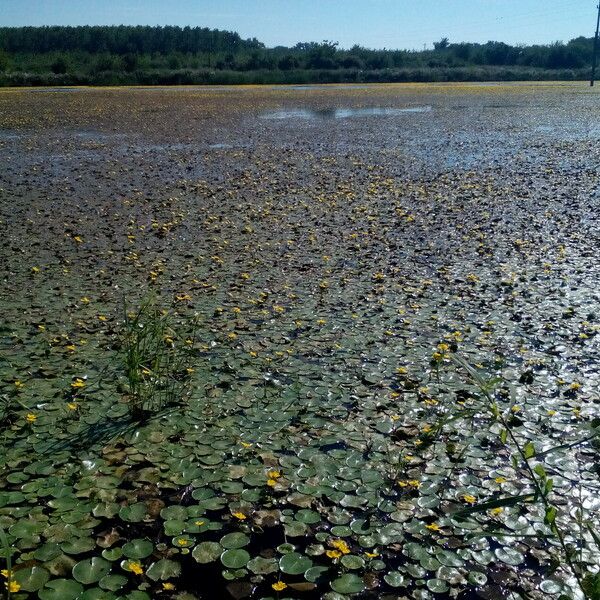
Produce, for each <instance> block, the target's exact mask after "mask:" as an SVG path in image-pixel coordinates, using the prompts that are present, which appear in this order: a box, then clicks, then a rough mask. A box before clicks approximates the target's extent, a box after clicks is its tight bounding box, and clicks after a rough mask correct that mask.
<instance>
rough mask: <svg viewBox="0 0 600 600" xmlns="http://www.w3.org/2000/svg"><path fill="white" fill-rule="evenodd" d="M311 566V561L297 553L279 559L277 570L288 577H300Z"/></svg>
mask: <svg viewBox="0 0 600 600" xmlns="http://www.w3.org/2000/svg"><path fill="white" fill-rule="evenodd" d="M312 565H313V562H312V560H311V559H310V558H308V556H305V555H304V554H300V553H299V552H290V553H289V554H285V555H284V556H282V557H281V558H280V559H279V568H280V569H281V571H282V572H283V573H286V574H288V575H300V574H302V573H304V572H305V571H307V570H308V569H310V568H311V567H312Z"/></svg>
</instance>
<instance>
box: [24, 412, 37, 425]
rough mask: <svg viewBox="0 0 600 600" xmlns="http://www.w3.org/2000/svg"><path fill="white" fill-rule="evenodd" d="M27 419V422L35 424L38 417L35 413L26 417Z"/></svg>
mask: <svg viewBox="0 0 600 600" xmlns="http://www.w3.org/2000/svg"><path fill="white" fill-rule="evenodd" d="M25 419H26V420H27V422H28V423H35V420H36V419H37V416H36V415H34V414H33V413H27V416H26V417H25Z"/></svg>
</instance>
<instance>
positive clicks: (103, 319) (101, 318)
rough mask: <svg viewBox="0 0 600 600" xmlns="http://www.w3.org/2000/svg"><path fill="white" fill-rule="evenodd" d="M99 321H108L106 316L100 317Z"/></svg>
mask: <svg viewBox="0 0 600 600" xmlns="http://www.w3.org/2000/svg"><path fill="white" fill-rule="evenodd" d="M98 320H99V321H106V317H105V316H104V315H98Z"/></svg>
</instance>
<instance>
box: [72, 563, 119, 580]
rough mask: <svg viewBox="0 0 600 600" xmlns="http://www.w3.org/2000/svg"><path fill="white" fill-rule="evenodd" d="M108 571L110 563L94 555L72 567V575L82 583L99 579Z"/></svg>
mask: <svg viewBox="0 0 600 600" xmlns="http://www.w3.org/2000/svg"><path fill="white" fill-rule="evenodd" d="M109 571H110V563H109V562H108V561H107V560H104V559H103V558H100V557H98V556H94V557H93V558H90V559H87V560H82V561H81V562H78V563H77V564H76V565H75V566H74V567H73V577H74V578H75V579H76V580H77V581H79V583H83V584H84V585H89V584H90V583H96V582H97V581H100V579H102V578H103V577H104V576H105V575H107V574H108V572H109Z"/></svg>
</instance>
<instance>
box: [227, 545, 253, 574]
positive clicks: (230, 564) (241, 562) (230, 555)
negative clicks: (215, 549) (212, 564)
mask: <svg viewBox="0 0 600 600" xmlns="http://www.w3.org/2000/svg"><path fill="white" fill-rule="evenodd" d="M249 560H250V554H248V552H246V550H241V549H239V548H236V549H232V550H225V552H223V554H221V562H222V563H223V565H224V566H225V567H227V568H228V569H241V568H242V567H245V566H246V565H247V564H248V561H249Z"/></svg>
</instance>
